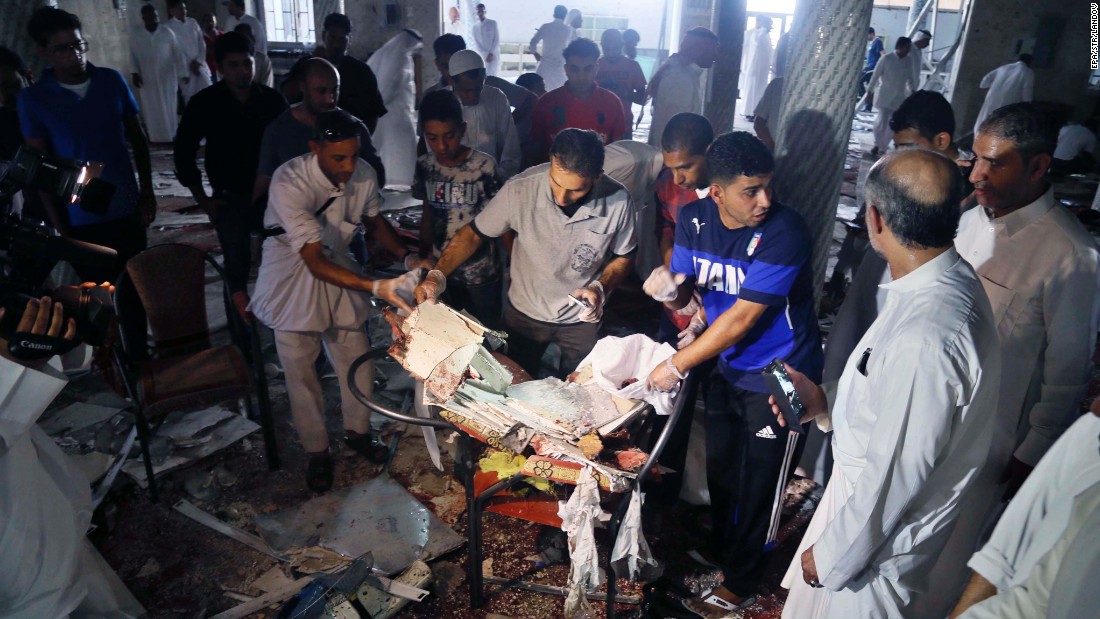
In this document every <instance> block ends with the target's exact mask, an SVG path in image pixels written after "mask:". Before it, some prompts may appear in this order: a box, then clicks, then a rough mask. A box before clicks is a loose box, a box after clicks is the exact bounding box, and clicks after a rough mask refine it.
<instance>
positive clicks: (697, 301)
mask: <svg viewBox="0 0 1100 619" xmlns="http://www.w3.org/2000/svg"><path fill="white" fill-rule="evenodd" d="M702 301H703V299H702V298H700V297H699V292H698V291H696V292H694V293H692V295H691V300H690V301H688V304H687V305H685V306H683V307H681V308H680V309H678V310H676V314H677V315H678V316H694V315H695V314H697V313H699V310H701V309H703V303H702Z"/></svg>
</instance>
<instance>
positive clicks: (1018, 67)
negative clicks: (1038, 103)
mask: <svg viewBox="0 0 1100 619" xmlns="http://www.w3.org/2000/svg"><path fill="white" fill-rule="evenodd" d="M978 88H983V89H985V88H988V89H989V90H988V91H987V92H986V93H985V101H984V102H983V103H982V109H980V110H978V119H977V120H976V121H974V135H975V137H976V136H977V135H978V129H981V127H982V123H983V122H985V118H986V116H989V113H990V112H992V111H993V110H996V109H998V108H1001V107H1004V106H1006V105H1008V104H1010V103H1017V102H1019V101H1031V99H1032V97H1033V95H1034V93H1035V71H1032V70H1031V54H1020V57H1019V59H1018V60H1017V61H1016V62H1013V63H1010V64H1006V65H1003V66H1000V67H997V68H996V69H993V70H992V71H990V72H989V73H986V74H985V77H983V78H982V81H981V83H980V84H978Z"/></svg>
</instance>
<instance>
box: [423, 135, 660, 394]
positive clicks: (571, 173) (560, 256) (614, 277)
mask: <svg viewBox="0 0 1100 619" xmlns="http://www.w3.org/2000/svg"><path fill="white" fill-rule="evenodd" d="M603 160H604V150H603V144H602V143H601V142H600V138H599V136H597V135H596V134H595V133H594V132H592V131H582V130H580V129H566V130H564V131H562V132H561V133H559V134H558V135H557V137H555V138H554V143H553V146H551V148H550V163H545V164H542V165H539V166H535V167H533V168H530V169H528V170H527V171H526V172H523V173H522V174H520V175H518V176H516V177H514V178H512V180H510V181H509V182H508V183H506V184H505V185H504V187H503V188H502V189H501V190H500V192H499V193H497V195H496V197H494V198H493V200H492V201H491V202H490V203H489V205H488V206H486V207H485V210H483V211H482V212H481V213H479V214H478V216H477V217H475V218H474V221H473V222H472V223H470V224H469V225H467V226H466V227H465V228H463V229H461V230H459V232H458V234H456V235H455V237H454V238H453V239H451V242H450V243H448V244H447V246H446V247H444V248H443V254H442V256H440V258H439V262H438V263H437V264H436V269H437V270H433V271H431V272H429V273H428V275H427V277H426V278H425V279H424V281H423V282H421V284H420V286H419V287H417V289H416V300H417V302H421V303H422V302H425V301H434V300H436V299H437V298H438V297H439V295H440V294H441V293H442V292H443V289H444V288H445V287H446V277H447V276H448V275H450V274H451V272H452V271H454V269H455V268H456V267H458V266H459V265H461V264H462V263H463V262H464V261H465V260H466V259H467V258H469V257H470V256H471V255H473V253H474V251H475V250H476V249H477V248H478V246H480V245H481V243H483V242H486V241H489V242H492V241H493V239H496V238H499V237H501V236H503V235H504V234H505V233H506V232H508V231H509V230H511V231H514V232H515V233H516V235H517V238H516V241H515V244H514V246H513V248H512V265H511V271H510V273H511V277H512V285H511V288H510V289H509V290H508V302H507V304H506V305H505V308H504V326H505V330H506V331H507V332H508V334H509V338H508V342H509V345H508V354H509V356H511V357H512V359H513V360H515V361H516V362H517V363H518V364H519V365H520V366H522V367H523V368H524V369H525V370H527V371H528V372H530V373H531V374H532V375H534V376H537V375H538V370H539V367H540V360H541V359H542V354H543V353H544V352H545V351H546V347H547V346H549V345H550V343H555V344H557V345H558V347H559V348H561V353H562V354H561V364H560V366H559V367H558V368H556V372H554V373H555V374H556V375H558V376H559V377H563V376H566V375H568V374H569V373H570V372H572V371H573V370H574V369H576V367H577V364H578V363H579V362H580V361H581V359H583V358H584V357H585V355H587V354H588V353H589V351H591V350H592V347H593V346H594V345H595V343H596V334H597V332H598V331H599V322H600V319H601V318H602V317H603V307H604V302H605V300H606V298H607V294H608V293H610V292H611V290H612V289H613V288H615V286H616V285H618V283H619V282H620V281H622V279H623V277H625V276H626V274H627V273H629V272H630V270H631V268H633V262H634V257H633V256H634V252H635V250H636V249H637V245H638V243H637V237H636V235H635V229H634V212H633V206H632V205H631V202H630V196H629V194H628V193H627V192H626V190H625V189H624V188H623V186H622V185H620V184H618V183H616V182H615V181H613V180H611V179H610V178H607V177H606V176H604V175H603V163H604V161H603ZM570 295H572V296H573V297H575V298H576V299H577V300H576V301H574V300H573V299H570Z"/></svg>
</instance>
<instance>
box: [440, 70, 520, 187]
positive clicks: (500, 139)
mask: <svg viewBox="0 0 1100 619" xmlns="http://www.w3.org/2000/svg"><path fill="white" fill-rule="evenodd" d="M447 73H448V76H447V81H448V82H449V83H450V84H451V89H452V90H453V91H454V93H455V96H457V97H458V100H459V101H461V102H462V118H463V120H465V121H466V134H465V135H464V136H463V137H462V143H463V144H464V145H466V146H469V147H470V148H473V149H474V150H479V151H481V152H483V153H488V154H489V155H491V156H492V157H493V158H494V159H496V161H497V172H498V173H499V174H500V176H501V178H503V179H504V180H508V179H509V178H512V177H513V176H515V175H516V174H517V173H519V172H520V171H521V167H520V166H521V164H522V153H521V152H520V148H519V135H518V133H517V131H516V123H515V121H513V120H512V108H511V107H510V106H509V105H508V97H507V96H506V95H505V94H504V93H503V92H501V91H500V90H498V89H496V88H493V87H492V86H486V85H485V66H484V63H483V62H482V59H481V55H480V54H478V53H477V52H475V51H473V50H470V49H464V50H461V51H458V52H456V53H454V54H453V55H451V59H450V61H449V62H448V64H447Z"/></svg>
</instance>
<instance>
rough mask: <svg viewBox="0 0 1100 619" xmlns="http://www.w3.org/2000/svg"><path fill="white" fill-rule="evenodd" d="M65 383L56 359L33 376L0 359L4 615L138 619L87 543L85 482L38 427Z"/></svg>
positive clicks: (0, 610) (0, 592)
mask: <svg viewBox="0 0 1100 619" xmlns="http://www.w3.org/2000/svg"><path fill="white" fill-rule="evenodd" d="M4 345H6V344H4ZM65 384H66V379H65V376H64V375H63V374H62V373H61V370H60V363H58V361H57V360H56V359H54V360H53V361H51V362H50V364H49V365H46V366H44V367H43V368H42V369H41V370H31V369H29V368H26V367H24V366H22V365H19V364H17V363H14V362H12V361H10V360H8V359H5V358H3V357H0V556H3V557H5V560H3V561H0V616H3V617H6V618H7V617H12V618H14V617H26V618H28V619H32V618H35V619H36V618H38V617H67V616H69V615H70V614H75V615H76V616H82V617H83V616H110V617H136V616H140V615H142V614H144V612H143V610H142V609H141V606H140V605H139V604H138V603H137V601H136V600H134V599H133V597H132V596H131V595H130V594H129V592H128V591H126V589H125V587H124V586H123V585H122V583H121V581H119V580H118V577H117V576H116V575H115V574H114V572H112V571H110V568H109V567H107V566H106V564H105V563H104V562H103V561H102V559H101V558H99V556H98V553H96V551H95V549H94V548H93V547H92V545H91V543H89V542H88V541H87V540H86V539H84V532H85V531H87V530H88V525H89V524H90V523H91V519H92V496H91V491H90V489H89V487H88V483H87V478H86V477H85V476H84V474H83V473H82V472H80V470H79V469H77V468H75V467H73V466H72V464H71V460H70V458H69V457H68V456H66V455H65V454H64V453H63V452H62V451H61V450H60V449H58V447H57V445H56V444H54V442H53V440H52V439H50V437H48V436H46V433H45V432H43V431H42V430H41V429H40V428H39V427H38V426H36V425H35V423H36V422H37V420H38V418H39V417H40V416H41V415H42V413H43V411H45V410H46V407H47V406H48V405H49V403H50V402H51V401H52V400H53V399H54V397H55V396H57V394H58V393H59V392H60V391H61V389H62V388H63V387H64V386H65Z"/></svg>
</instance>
